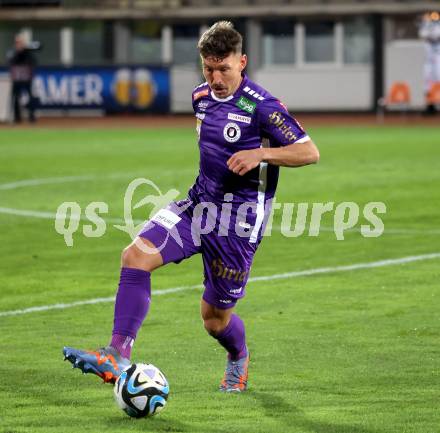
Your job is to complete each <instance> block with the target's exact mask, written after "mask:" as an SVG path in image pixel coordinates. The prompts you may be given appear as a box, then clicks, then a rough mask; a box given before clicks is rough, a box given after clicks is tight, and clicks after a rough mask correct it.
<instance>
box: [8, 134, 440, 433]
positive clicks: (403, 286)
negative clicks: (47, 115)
mask: <svg viewBox="0 0 440 433" xmlns="http://www.w3.org/2000/svg"><path fill="white" fill-rule="evenodd" d="M309 132H310V134H311V135H312V137H313V139H314V140H315V142H316V143H317V144H318V146H319V148H320V151H321V162H320V163H319V164H318V165H317V166H312V167H306V168H301V169H282V170H281V176H280V182H279V188H278V194H277V199H278V202H293V203H299V202H308V203H313V202H334V203H335V205H337V204H339V203H341V202H346V201H353V202H356V203H357V204H358V205H359V207H360V209H361V211H362V209H363V206H364V205H365V204H366V203H368V202H370V201H381V202H384V203H385V204H386V206H387V213H386V214H385V215H382V216H381V217H382V218H383V221H384V224H385V233H384V234H383V235H382V236H381V237H378V238H364V237H362V236H361V234H360V232H359V231H356V230H355V231H350V232H346V233H345V240H343V241H338V240H336V237H335V234H334V233H333V232H332V231H322V232H321V233H320V234H319V236H317V237H308V236H305V235H303V236H301V237H297V238H286V237H284V236H282V235H281V233H280V231H279V230H278V229H277V228H276V227H278V226H279V224H280V221H281V218H280V214H276V215H275V218H274V226H275V229H274V230H273V232H272V236H271V237H268V238H266V239H265V240H264V241H263V243H262V245H261V247H260V248H259V250H258V253H257V255H256V257H255V261H254V265H253V268H252V274H251V276H252V277H256V276H263V275H265V276H267V275H274V274H280V273H284V272H290V271H301V270H307V269H314V268H320V267H335V266H343V265H350V264H355V263H368V262H375V261H378V260H384V259H398V258H401V257H406V256H414V255H421V254H427V253H439V252H440V217H439V203H440V146H439V145H440V128H438V129H437V128H421V127H400V128H399V127H380V128H374V127H354V126H348V127H344V128H342V127H315V128H311V130H310V131H309ZM0 155H1V156H0V160H1V170H0V184H1V185H4V184H9V183H13V182H19V181H22V180H30V179H34V180H35V179H49V180H48V181H47V182H40V183H37V184H15V185H11V186H10V187H9V189H8V188H6V187H1V186H0V188H3V189H0V207H1V209H0V236H1V242H0V251H1V262H2V263H1V265H0V266H1V276H2V278H1V291H0V312H1V311H3V312H4V311H11V310H17V309H23V308H28V307H33V306H41V305H50V304H56V303H70V302H75V301H81V300H87V299H92V298H98V297H109V296H112V295H113V294H114V293H115V289H116V286H117V281H118V274H119V260H120V251H121V250H122V248H123V247H124V246H125V245H126V244H128V243H129V242H130V239H129V237H128V235H127V234H125V233H123V232H121V231H119V230H117V229H116V228H114V226H113V224H114V223H115V221H116V220H118V219H122V218H123V197H124V192H125V190H126V188H127V185H128V183H129V182H130V181H131V180H133V179H134V178H137V177H145V178H148V179H151V180H153V181H154V182H155V183H156V184H157V185H158V186H159V188H160V189H161V190H162V191H163V192H165V191H167V190H168V189H171V188H175V189H177V190H179V191H181V195H180V197H181V198H183V197H184V196H185V194H186V191H187V189H188V188H189V187H190V185H191V183H192V181H193V180H194V178H195V175H196V174H197V171H198V167H197V163H198V149H197V145H196V138H195V132H194V130H193V129H189V128H175V129H173V128H169V129H156V130H154V129H148V130H147V129H145V130H141V129H134V130H129V129H123V128H121V129H113V130H107V131H106V130H103V129H90V130H81V129H72V130H66V129H62V130H44V129H34V130H32V129H29V130H0ZM60 177H62V178H65V177H73V178H71V179H64V180H61V181H59V182H57V181H56V180H54V179H52V178H60ZM144 192H145V191H144ZM150 192H151V191H150ZM139 197H141V194H140V192H139ZM64 201H75V202H77V203H78V204H79V205H80V206H81V208H82V210H83V211H84V209H85V207H86V206H87V204H88V203H90V202H92V201H105V202H107V203H108V206H109V212H108V215H103V216H104V217H105V218H107V219H110V221H111V222H110V221H108V222H107V230H106V233H105V235H104V236H102V237H100V238H86V237H85V236H84V235H83V234H82V226H83V225H84V224H88V222H87V221H81V222H80V225H79V229H78V231H77V232H76V233H75V234H74V235H73V241H74V244H73V246H72V247H67V246H66V244H65V243H64V239H63V237H62V236H61V235H59V234H58V233H57V232H56V231H55V228H54V219H53V218H51V217H50V215H51V214H55V212H56V209H57V207H58V206H59V204H60V203H62V202H64ZM5 208H8V209H9V210H10V212H15V211H11V209H15V210H25V211H29V212H31V214H29V215H28V216H19V215H14V214H7V213H4V212H5ZM147 211H148V209H145V208H144V209H140V210H137V211H134V217H135V218H137V219H139V218H145V217H146V215H147V214H148V212H147ZM38 212H40V213H46V216H47V217H46V218H43V217H42V216H44V215H42V214H38V215H37V214H35V213H38ZM33 213H34V214H33ZM366 222H367V221H366V220H365V219H364V218H363V216H362V212H361V217H360V220H359V223H358V224H357V225H356V227H357V228H359V227H360V225H361V224H365V223H366ZM323 225H324V226H325V227H326V228H329V227H330V228H331V227H332V226H333V214H328V215H326V216H325V217H324V218H323ZM387 230H389V231H387ZM439 263H440V259H433V260H423V261H418V262H413V263H407V264H400V265H394V266H387V267H378V268H371V269H359V270H353V271H347V272H334V273H332V272H328V273H323V274H319V275H312V276H308V277H297V278H285V279H275V280H271V281H270V280H269V281H260V282H258V281H256V282H251V283H249V284H248V287H247V295H246V297H245V299H244V300H243V301H241V302H240V303H239V305H238V307H237V311H238V312H239V314H240V315H241V316H242V318H243V319H244V321H245V323H246V326H247V335H248V342H249V347H250V350H251V354H252V358H251V364H250V372H249V375H250V382H249V383H250V386H249V390H248V392H247V393H245V394H242V395H223V394H220V393H219V392H218V391H217V386H218V383H219V381H220V379H221V377H222V374H223V368H224V364H225V354H224V350H223V349H222V348H221V347H220V346H218V345H217V343H216V341H215V340H213V339H211V338H210V337H209V336H208V335H207V334H206V333H205V331H204V330H203V327H202V323H201V319H200V318H199V299H200V295H201V290H198V289H191V290H187V291H182V292H179V293H174V294H167V295H162V296H156V297H155V296H154V295H153V302H152V307H151V311H150V314H149V316H148V319H147V321H146V322H145V323H144V326H143V327H142V329H141V331H140V334H139V337H138V339H137V341H136V345H135V349H134V353H133V359H134V360H138V361H145V362H151V363H153V364H155V365H157V366H158V367H159V368H161V369H162V370H163V371H164V373H165V374H166V376H167V378H168V380H169V382H170V388H171V395H170V399H169V403H168V405H167V407H166V409H165V411H164V412H163V413H162V414H160V415H159V416H157V417H155V418H152V419H143V420H132V419H129V418H128V417H127V416H126V415H125V414H124V413H123V412H122V411H120V410H119V409H118V408H117V407H116V405H115V404H114V402H113V395H112V388H111V386H109V385H102V384H101V383H100V382H99V380H98V379H97V378H96V377H95V376H82V375H81V374H80V373H79V371H78V370H71V369H70V368H69V367H70V364H68V363H63V362H62V354H61V349H62V347H63V345H72V346H76V347H83V348H95V347H98V346H100V345H103V344H106V343H107V341H108V339H109V336H110V333H111V328H112V320H113V317H112V313H113V304H112V303H111V302H108V303H100V304H95V305H83V306H78V307H73V308H68V309H59V310H49V311H43V312H34V313H30V314H24V315H17V316H3V317H1V316H0V407H1V408H2V409H1V411H0V431H1V432H4V433H6V432H10V433H12V432H41V433H43V432H44V433H47V432H53V433H60V432H69V433H77V432H81V431H83V432H102V431H105V432H106V433H111V432H115V433H116V432H118V433H120V432H125V431H130V432H131V431H133V432H188V433H211V432H212V433H223V432H234V433H260V432H261V433H272V432H273V433H282V432H298V433H299V432H304V433H310V432H316V433H345V432H346V433H379V432H381V433H403V432H408V433H409V432H411V433H415V432H417V433H430V432H437V431H438V428H439V427H438V426H439V425H440V415H439V410H438V407H439V397H438V383H439V371H440V370H439V359H440V356H439V355H440V349H439V347H440V345H439V343H440V325H439V322H438V306H439V305H440V284H439V281H440V270H439ZM152 281H153V291H154V290H161V289H166V288H170V287H176V286H185V285H194V284H199V283H201V282H202V265H201V258H200V257H198V256H196V257H193V258H191V259H190V260H188V261H186V262H184V263H181V264H180V265H174V264H171V265H168V266H166V267H164V268H162V269H160V270H158V271H157V272H155V273H154V275H153V279H152Z"/></svg>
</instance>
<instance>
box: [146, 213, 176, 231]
mask: <svg viewBox="0 0 440 433" xmlns="http://www.w3.org/2000/svg"><path fill="white" fill-rule="evenodd" d="M181 219H182V218H180V216H178V215H176V214H175V213H174V212H171V211H170V210H168V209H161V210H160V211H159V212H158V213H157V214H156V215H154V217H153V218H152V219H151V221H155V222H157V223H159V224H161V225H163V226H164V227H166V228H167V229H172V228H173V227H174V226H175V225H176V224H177V223H178V222H179V221H180V220H181Z"/></svg>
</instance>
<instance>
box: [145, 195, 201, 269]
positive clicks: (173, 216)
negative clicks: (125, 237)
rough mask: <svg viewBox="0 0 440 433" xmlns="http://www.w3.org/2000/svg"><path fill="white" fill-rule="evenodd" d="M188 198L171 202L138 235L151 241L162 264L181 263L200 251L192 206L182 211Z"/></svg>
mask: <svg viewBox="0 0 440 433" xmlns="http://www.w3.org/2000/svg"><path fill="white" fill-rule="evenodd" d="M185 203H187V201H186V200H182V201H180V202H173V203H171V204H170V205H169V206H168V207H167V208H166V209H163V210H162V211H159V212H158V213H157V214H156V215H155V216H154V217H153V218H152V219H151V220H150V221H148V222H147V223H146V224H145V226H144V227H143V229H142V230H141V231H140V233H139V234H138V236H139V237H140V238H142V239H146V240H148V241H149V242H151V243H152V244H153V245H154V247H155V248H156V250H157V252H158V253H159V254H160V256H161V258H162V264H164V265H165V264H167V263H170V262H174V263H179V262H180V261H182V260H184V259H187V258H189V257H191V256H193V255H194V254H197V253H199V252H200V245H197V244H196V243H195V242H194V239H193V236H192V234H191V223H192V208H188V209H186V210H185V211H180V209H181V208H182V207H185Z"/></svg>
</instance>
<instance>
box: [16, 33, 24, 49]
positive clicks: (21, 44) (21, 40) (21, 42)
mask: <svg viewBox="0 0 440 433" xmlns="http://www.w3.org/2000/svg"><path fill="white" fill-rule="evenodd" d="M14 46H15V49H16V50H17V51H23V50H24V49H25V48H26V41H25V38H24V36H23V35H22V34H21V33H19V34H17V35H15V39H14Z"/></svg>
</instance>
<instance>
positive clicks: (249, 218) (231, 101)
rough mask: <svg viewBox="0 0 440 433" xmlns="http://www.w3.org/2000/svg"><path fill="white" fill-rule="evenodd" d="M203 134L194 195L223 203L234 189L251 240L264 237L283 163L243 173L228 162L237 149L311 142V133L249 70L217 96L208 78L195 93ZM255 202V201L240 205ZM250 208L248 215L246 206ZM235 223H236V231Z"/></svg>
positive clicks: (236, 211)
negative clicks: (232, 90)
mask: <svg viewBox="0 0 440 433" xmlns="http://www.w3.org/2000/svg"><path fill="white" fill-rule="evenodd" d="M192 102H193V109H194V112H195V115H196V118H197V133H198V135H199V148H200V171H199V176H198V177H197V179H196V182H195V184H194V185H193V186H192V188H191V189H190V191H189V197H190V198H191V199H193V200H195V201H207V202H208V201H210V202H213V203H219V204H220V203H223V201H224V197H225V194H228V193H231V194H232V195H233V199H232V220H231V221H232V224H234V218H235V220H239V219H240V221H238V222H239V223H240V224H242V226H246V227H249V240H250V242H257V241H258V240H259V239H260V238H261V235H262V233H261V227H262V226H263V222H264V219H265V215H266V216H267V215H268V214H269V211H270V209H268V206H266V203H267V201H268V200H270V199H272V198H273V197H274V194H275V189H276V186H277V182H278V173H279V167H278V166H275V165H270V164H267V163H265V162H262V163H260V165H259V167H256V168H255V169H253V170H251V171H249V172H248V173H246V174H245V175H244V176H239V175H238V174H235V173H233V172H232V171H231V170H229V168H228V166H227V164H226V162H227V160H228V159H229V158H230V157H231V156H232V155H233V154H234V153H236V152H238V151H240V150H246V149H256V148H259V147H280V146H286V145H288V144H292V143H297V142H305V141H307V140H309V137H308V135H307V134H306V132H305V131H304V130H303V128H302V127H301V126H300V125H299V124H298V122H297V121H296V120H295V119H294V118H293V117H292V116H291V115H290V114H289V112H288V111H287V109H286V107H285V106H284V105H283V104H282V103H281V102H280V101H279V100H278V99H276V98H274V97H273V96H272V95H271V94H270V93H269V92H267V91H266V90H265V89H263V88H262V87H260V86H259V85H258V84H256V83H254V82H252V81H251V80H249V79H248V78H247V76H243V79H242V82H241V84H240V87H239V88H238V89H237V91H236V92H235V93H234V94H233V95H231V96H229V97H227V98H224V99H219V98H217V97H216V96H215V95H214V93H213V92H212V91H211V89H210V88H209V86H208V84H207V83H204V84H201V85H200V86H198V87H196V88H195V89H194V91H193V94H192ZM244 203H250V204H252V205H253V206H251V207H246V206H243V207H242V208H240V205H242V204H244ZM240 209H246V215H243V212H242V210H240ZM233 228H234V226H232V227H230V229H231V232H230V234H232V235H233V233H234V230H233Z"/></svg>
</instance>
